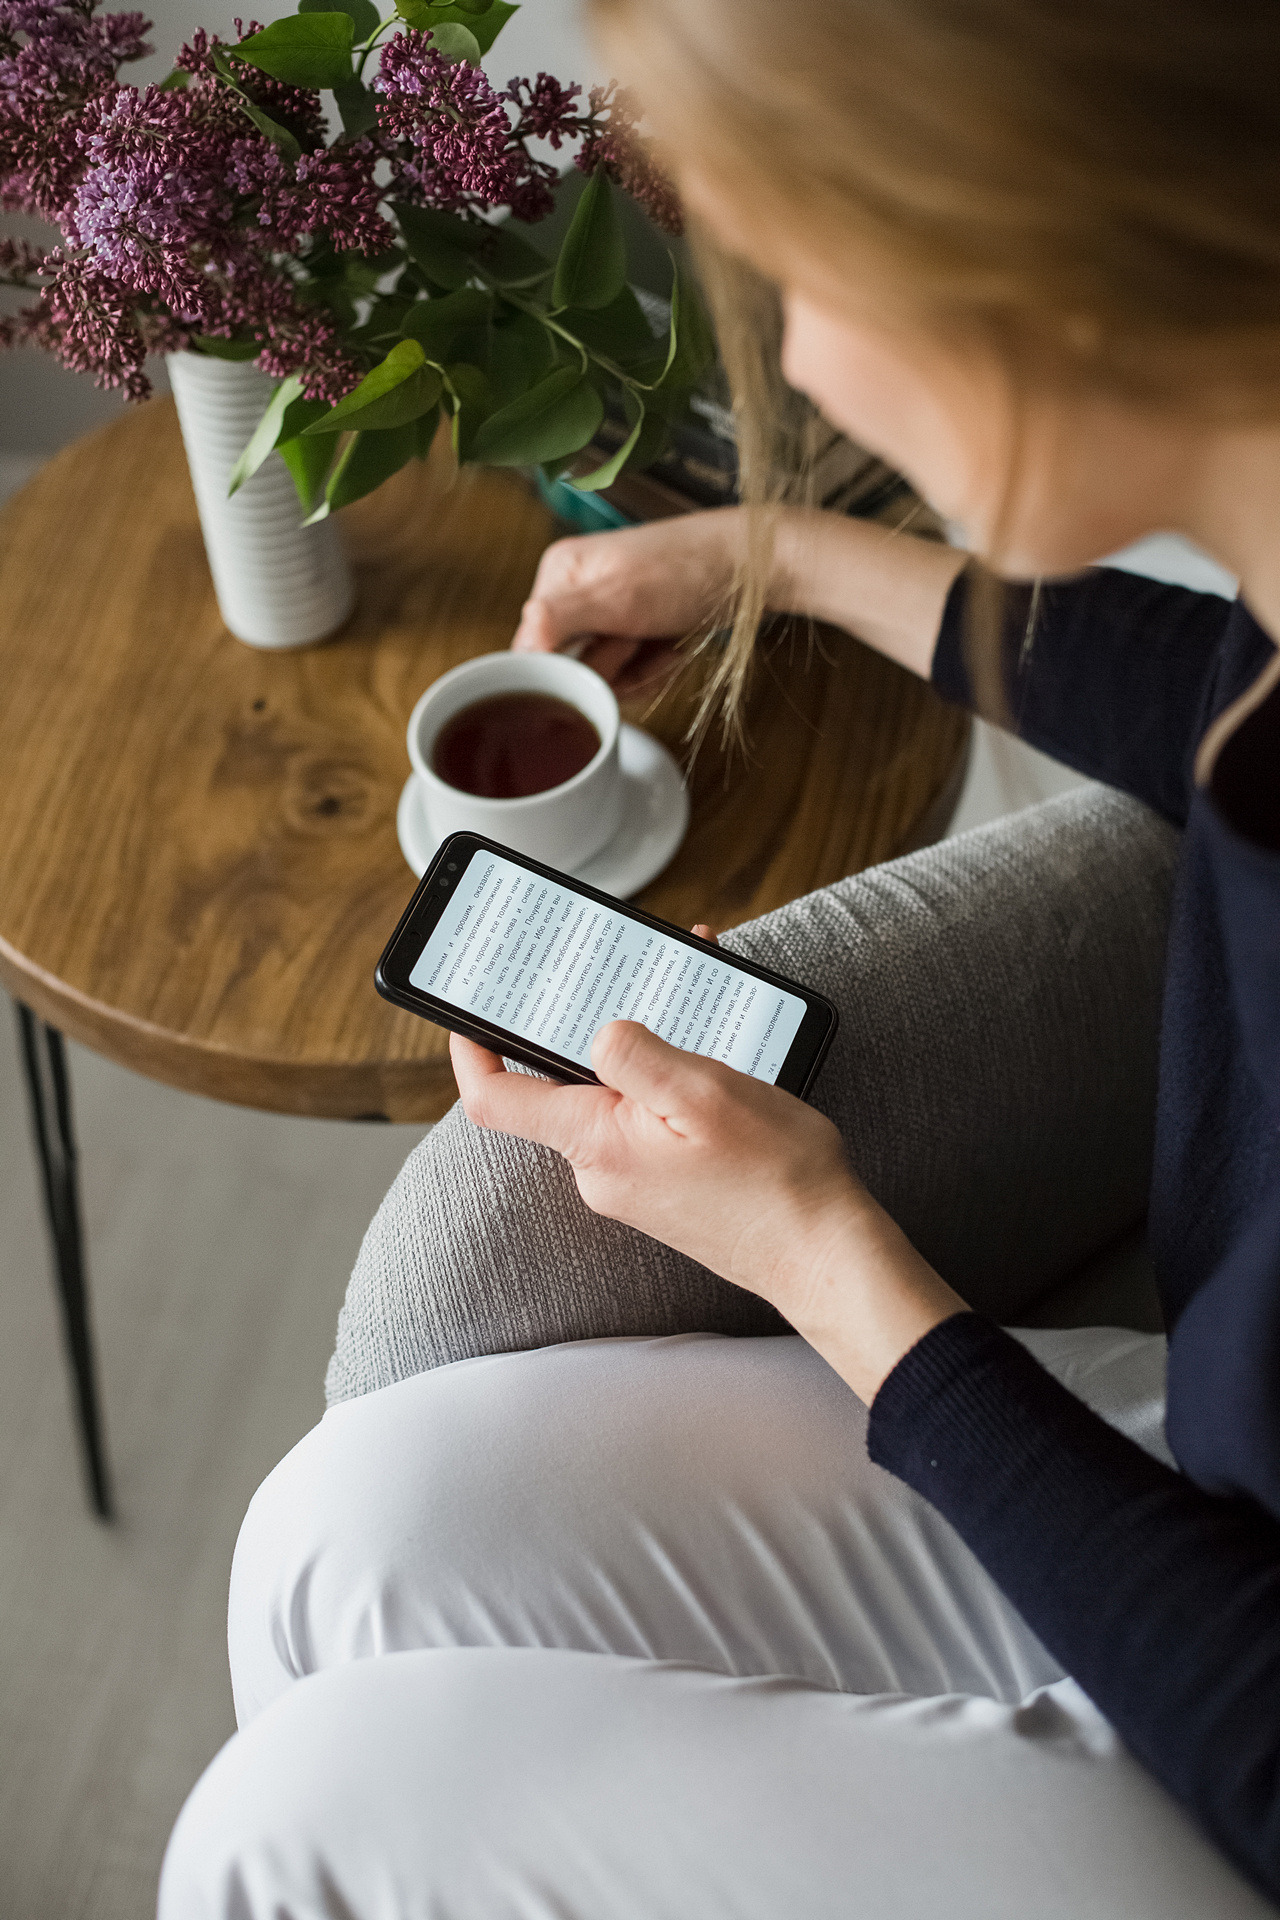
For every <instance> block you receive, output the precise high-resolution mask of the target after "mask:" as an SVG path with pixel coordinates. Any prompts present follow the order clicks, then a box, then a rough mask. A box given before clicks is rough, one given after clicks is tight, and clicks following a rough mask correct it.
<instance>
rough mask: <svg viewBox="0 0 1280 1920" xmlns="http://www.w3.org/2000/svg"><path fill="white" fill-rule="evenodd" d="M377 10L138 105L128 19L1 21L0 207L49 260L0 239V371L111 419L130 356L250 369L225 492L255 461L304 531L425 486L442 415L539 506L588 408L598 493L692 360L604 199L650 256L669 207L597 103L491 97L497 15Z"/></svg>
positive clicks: (663, 184)
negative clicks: (72, 390) (399, 476)
mask: <svg viewBox="0 0 1280 1920" xmlns="http://www.w3.org/2000/svg"><path fill="white" fill-rule="evenodd" d="M396 9H397V10H396V12H394V13H392V14H390V15H389V16H388V17H387V18H385V19H382V18H380V17H379V15H378V11H377V9H376V7H375V6H374V5H373V4H372V0H301V5H300V7H299V11H298V12H297V13H296V14H294V15H291V16H289V17H288V18H286V19H282V20H278V21H276V22H274V23H273V24H272V25H271V26H268V27H260V26H256V25H254V24H253V23H250V24H249V25H248V26H247V27H245V28H243V29H242V27H241V23H240V22H239V21H237V22H236V23H235V25H236V32H237V34H238V36H239V37H238V39H237V40H235V41H234V42H222V41H219V40H217V39H211V38H210V37H209V36H208V35H206V34H205V33H204V32H203V31H201V32H198V33H196V35H195V36H194V38H193V39H192V41H191V43H190V45H188V46H185V47H183V49H182V51H181V53H180V54H179V57H178V63H177V65H176V67H175V68H174V70H173V72H172V73H171V74H170V75H169V77H168V79H166V80H165V81H163V82H162V83H161V84H160V85H159V86H149V87H143V88H137V87H132V86H129V85H127V84H125V83H123V82H121V80H120V79H119V77H118V76H119V72H120V69H121V67H122V66H124V65H126V64H127V63H128V62H129V61H131V60H137V59H140V58H141V57H143V56H144V55H146V54H147V53H149V52H150V48H149V47H148V46H147V44H146V39H145V36H146V34H147V32H148V31H149V22H147V21H146V20H144V18H143V17H142V15H141V14H138V13H101V12H99V10H98V0H0V205H3V206H5V207H8V208H11V209H17V210H19V211H22V212H26V213H30V214H34V215H36V216H38V217H39V218H40V219H42V220H45V221H48V222H51V223H53V224H54V225H55V226H56V227H57V228H58V229H59V230H60V233H61V235H62V244H61V245H60V246H56V247H54V248H53V249H52V250H46V249H43V248H39V247H36V246H33V245H31V244H30V243H28V242H24V241H21V240H15V239H4V238H0V284H5V285H8V286H10V287H19V288H25V289H28V290H30V291H31V292H32V293H34V294H36V295H37V298H36V299H35V300H34V301H33V302H32V303H30V304H29V305H27V306H26V307H25V308H23V309H22V310H21V311H20V312H18V313H17V314H16V316H13V317H10V318H7V319H6V318H3V317H0V345H9V344H16V343H19V342H34V343H35V344H37V345H39V346H41V347H44V348H47V349H48V350H49V351H50V352H52V353H54V354H55V355H56V356H57V357H58V359H60V360H61V361H62V363H63V364H64V365H65V366H67V367H69V368H72V369H73V370H75V371H79V372H85V373H89V374H92V375H93V377H94V379H95V380H96V381H97V382H98V384H99V385H101V386H106V387H121V388H123V389H124V391H125V393H126V395H127V396H128V397H129V398H130V399H135V400H139V399H144V398H145V397H146V396H147V394H148V392H149V391H150V388H149V383H148V380H147V376H146V372H145V362H146V358H147V355H148V354H150V353H155V352H174V351H179V350H192V351H197V352H203V353H211V354H215V355H218V356H220V357H222V358H225V359H234V360H254V361H256V362H257V364H258V366H259V367H260V368H262V369H263V370H264V371H265V372H266V373H268V374H270V375H271V376H272V377H274V378H275V379H276V380H277V381H278V382H279V384H278V386H277V388H276V390H275V394H274V396H273V398H272V400H271V403H270V406H269V407H268V408H267V411H266V412H265V414H264V415H263V417H262V420H261V422H260V424H259V427H258V430H257V431H256V433H255V434H254V436H253V438H252V440H251V441H250V443H249V446H248V447H247V448H246V449H245V452H244V455H243V457H242V459H241V461H240V462H239V465H238V466H237V469H236V471H235V474H234V475H233V478H232V487H233V491H234V489H235V487H236V486H238V485H240V484H242V483H243V481H244V480H245V479H246V478H247V477H248V475H249V474H251V473H252V472H254V471H255V470H256V468H257V467H258V466H259V465H260V464H261V463H262V461H263V460H265V459H266V457H267V455H268V454H269V453H270V452H271V451H272V449H273V448H278V449H279V451H280V453H281V454H282V455H283V457H284V459H285V460H286V462H287V464H288V466H289V469H290V471H291V473H292V474H293V477H294V482H295V485H296V487H297V490H298V495H299V498H300V500H301V501H302V504H303V508H304V510H305V511H306V513H307V514H308V515H310V516H311V518H313V519H315V518H319V517H321V516H323V515H324V514H326V513H328V512H329V511H330V510H331V509H333V508H336V507H340V506H343V505H345V504H347V502H349V501H351V500H355V499H358V498H359V497H360V496H361V495H362V494H365V493H368V492H370V491H371V490H372V489H373V488H374V487H377V486H379V485H380V484H381V482H382V481H383V480H385V479H386V478H388V476H389V475H390V474H392V473H394V472H396V471H397V469H398V468H400V467H401V466H403V465H404V464H405V462H406V461H407V460H409V459H412V458H414V457H418V458H423V457H425V455H426V452H427V450H428V448H429V447H430V445H431V443H432V441H433V439H434V437H435V433H436V430H437V428H438V426H439V422H440V416H441V412H442V410H443V412H444V414H445V415H446V417H447V418H449V419H450V421H451V430H452V436H453V444H454V447H455V450H456V453H457V457H458V458H459V459H460V460H476V461H483V462H486V463H489V464H495V465H519V466H526V465H535V464H536V465H541V466H542V467H543V469H544V471H546V472H547V473H548V474H549V475H553V476H554V475H557V474H560V473H562V472H564V471H565V469H566V468H567V467H568V466H569V465H570V464H571V463H575V457H577V459H576V466H577V467H581V465H582V464H583V462H582V459H581V455H582V451H583V449H584V448H586V447H587V446H588V445H589V444H590V443H591V442H592V441H593V439H594V438H595V437H596V435H597V433H598V432H599V430H600V428H601V423H602V420H603V417H604V414H605V411H606V407H608V408H609V410H610V412H611V414H612V415H613V417H614V419H615V421H616V422H617V423H618V425H617V426H616V428H615V433H614V438H615V439H619V440H620V444H618V445H617V446H616V447H615V449H614V450H613V451H612V453H611V454H610V455H609V456H608V457H607V458H602V459H601V460H600V461H599V463H598V464H597V465H596V466H595V469H594V471H591V472H588V473H586V474H582V473H580V472H576V473H575V475H574V484H575V485H577V486H579V487H582V488H585V489H594V488H600V487H604V486H608V485H609V484H610V483H611V482H612V481H613V480H614V479H615V478H616V477H617V475H618V473H619V472H620V471H621V469H622V468H623V466H624V465H626V464H628V463H631V464H635V465H643V464H646V463H647V462H648V461H650V460H652V459H653V458H655V457H656V455H657V454H658V452H659V451H660V450H661V447H662V445H663V443H664V440H665V434H666V427H667V423H668V422H669V421H670V420H671V419H672V417H673V416H674V414H675V413H676V412H677V411H679V410H680V409H682V408H683V405H684V403H685V401H686V400H687V397H688V395H689V392H690V390H691V389H692V387H693V386H694V384H695V383H696V382H697V380H698V379H699V378H700V376H701V375H702V374H703V372H704V371H705V369H706V367H707V365H708V363H709V361H710V359H711V354H712V348H711V342H710V338H709V333H708V329H707V325H706V321H705V319H704V317H703V315H702V312H701V309H700V308H699V306H698V304H697V301H696V299H695V297H694V296H693V294H692V291H691V289H690V288H689V287H688V286H687V285H686V284H684V282H683V281H682V278H681V276H680V274H679V272H678V270H677V271H676V274H675V279H674V282H673V288H672V300H671V314H670V323H669V326H667V327H666V328H665V329H663V331H662V332H660V333H658V334H655V333H654V331H653V329H652V328H651V326H650V324H649V321H648V319H647V318H646V315H645V312H644V310H643V308H642V306H641V304H640V303H639V301H638V300H637V298H636V296H635V294H634V293H633V291H632V290H631V287H630V286H629V284H628V281H627V250H626V245H625V241H624V235H623V229H622V225H621V223H620V220H619V213H618V206H617V203H616V192H615V189H616V188H621V189H623V190H624V191H626V192H629V193H630V194H631V195H633V196H634V198H635V199H636V200H637V201H638V202H639V203H640V204H641V205H642V206H643V207H644V209H645V210H646V211H647V212H648V214H649V215H650V216H651V217H652V218H653V219H654V220H655V221H656V222H657V223H658V224H659V225H660V226H662V227H664V228H666V229H667V230H668V231H670V232H678V231H679V227H680V213H679V207H678V204H677V202H676V199H675V196H674V194H673V192H672V190H671V187H670V185H669V183H668V182H667V181H666V179H665V178H664V177H663V175H662V174H661V172H660V171H659V169H658V168H657V166H656V165H655V164H654V162H653V160H652V158H651V156H650V155H649V154H648V152H647V150H646V148H645V146H644V144H643V141H642V140H641V138H640V136H639V133H638V131H637V126H636V120H635V116H634V113H633V111H632V108H631V106H630V103H629V102H628V100H627V98H626V96H625V94H623V93H621V92H620V91H619V90H618V89H617V88H615V87H608V88H603V89H592V91H591V92H590V94H589V95H588V97H587V99H586V100H585V101H584V100H583V99H582V97H581V89H580V88H579V87H577V86H562V85H561V83H560V82H559V81H558V80H555V79H553V78H552V77H551V75H549V74H546V73H540V74H539V75H538V76H537V78H536V79H535V80H527V79H515V80H512V81H511V83H510V85H509V86H507V87H506V88H504V89H501V90H499V89H496V88H495V87H494V86H493V85H492V84H491V83H490V82H489V80H488V79H487V78H486V76H485V74H484V73H483V72H482V71H481V69H480V66H479V62H480V58H481V56H482V54H484V53H485V52H487V50H488V49H489V47H490V46H491V45H492V43H493V41H494V39H495V38H496V36H497V34H498V33H499V32H500V30H501V28H502V27H503V25H504V24H505V23H506V21H507V19H508V18H509V17H510V15H511V14H512V13H513V12H514V11H515V8H514V7H513V6H512V5H511V4H509V0H457V4H449V5H430V4H428V3H427V0H396ZM326 96H328V98H326ZM331 130H332V137H330V132H331ZM535 142H541V143H543V156H542V157H539V155H538V153H537V152H536V151H535V149H534V146H533V144H532V143H535ZM548 146H549V148H550V149H551V151H552V152H556V151H558V150H560V149H562V148H563V149H565V150H566V151H567V152H571V153H572V154H573V156H574V158H575V160H576V165H577V167H578V168H579V169H580V171H581V173H583V174H585V175H586V176H587V180H586V186H585V190H584V191H582V193H581V196H580V198H579V200H578V203H577V206H576V208H575V209H574V213H573V218H572V220H571V221H570V223H569V225H568V228H567V231H566V232H565V234H564V237H563V240H562V241H561V243H560V245H559V247H558V249H557V250H556V254H555V257H554V258H551V257H549V256H548V255H547V254H544V253H543V252H542V251H540V250H539V249H538V248H537V247H536V246H535V245H534V244H533V243H532V242H531V240H530V239H529V238H528V236H527V232H526V229H528V228H529V227H531V226H535V225H536V223H537V222H539V221H541V220H543V219H544V218H545V217H546V216H547V215H548V214H550V213H551V212H552V211H553V210H554V208H555V206H556V200H557V194H558V193H559V192H560V191H561V190H562V187H563V184H564V182H563V180H562V176H561V173H560V170H559V169H558V167H557V166H556V165H555V163H554V162H552V161H550V160H548V159H547V158H546V157H545V151H546V147H548ZM517 223H518V224H517ZM587 464H588V465H590V461H589V460H588V461H587Z"/></svg>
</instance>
